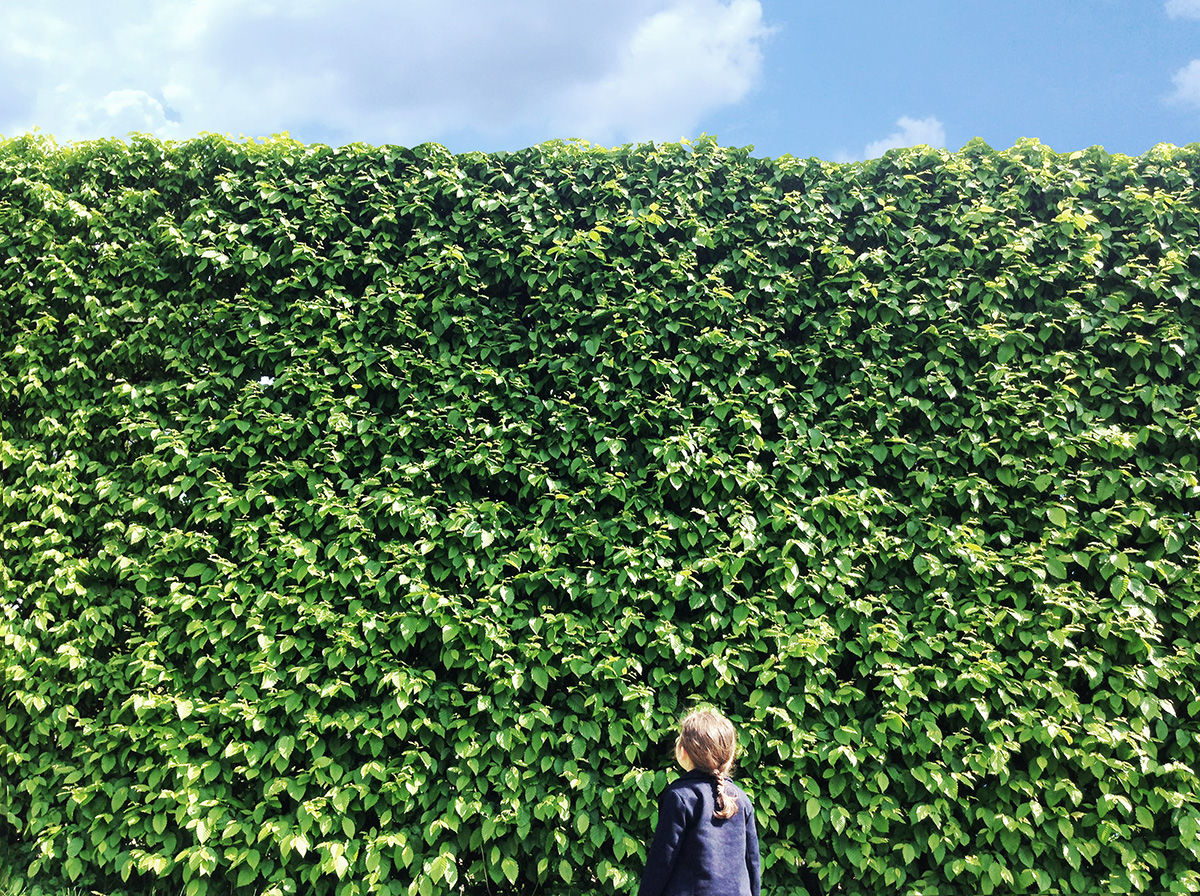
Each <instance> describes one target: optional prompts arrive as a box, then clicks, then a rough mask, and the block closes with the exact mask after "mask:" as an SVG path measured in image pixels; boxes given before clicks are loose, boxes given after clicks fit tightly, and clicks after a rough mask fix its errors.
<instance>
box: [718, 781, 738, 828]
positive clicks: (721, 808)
mask: <svg viewBox="0 0 1200 896" xmlns="http://www.w3.org/2000/svg"><path fill="white" fill-rule="evenodd" d="M725 780H726V779H725V775H722V774H721V773H720V772H717V774H715V775H713V802H714V804H715V806H716V808H715V809H714V811H713V818H733V816H735V815H737V810H738V806H737V798H736V797H734V795H733V794H731V793H730V792H729V791H727V790H726V789H725Z"/></svg>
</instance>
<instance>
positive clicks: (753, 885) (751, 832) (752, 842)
mask: <svg viewBox="0 0 1200 896" xmlns="http://www.w3.org/2000/svg"><path fill="white" fill-rule="evenodd" d="M746 870H747V871H749V872H750V894H751V896H759V891H760V890H761V889H762V860H761V858H760V856H759V852H758V826H757V825H756V824H755V823H754V806H753V805H751V803H750V801H749V800H746Z"/></svg>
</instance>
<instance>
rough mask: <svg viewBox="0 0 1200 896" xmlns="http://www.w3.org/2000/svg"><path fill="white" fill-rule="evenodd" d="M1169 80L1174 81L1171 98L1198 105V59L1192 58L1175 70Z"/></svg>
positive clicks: (1199, 101) (1199, 66) (1199, 73)
mask: <svg viewBox="0 0 1200 896" xmlns="http://www.w3.org/2000/svg"><path fill="white" fill-rule="evenodd" d="M1171 80H1172V81H1173V82H1174V83H1175V93H1174V94H1172V95H1171V99H1173V100H1175V101H1176V102H1181V103H1187V104H1189V105H1192V106H1200V59H1193V60H1192V61H1191V62H1189V63H1188V64H1187V65H1185V66H1184V67H1183V68H1181V69H1180V70H1179V71H1177V72H1176V73H1175V74H1174V75H1173V76H1172V78H1171Z"/></svg>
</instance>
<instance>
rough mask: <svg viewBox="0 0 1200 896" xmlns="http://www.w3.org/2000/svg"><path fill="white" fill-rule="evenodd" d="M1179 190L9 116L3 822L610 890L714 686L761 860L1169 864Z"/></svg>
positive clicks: (1139, 173)
mask: <svg viewBox="0 0 1200 896" xmlns="http://www.w3.org/2000/svg"><path fill="white" fill-rule="evenodd" d="M1198 170H1200V149H1198V148H1197V147H1191V148H1188V149H1183V150H1176V149H1171V148H1160V149H1158V150H1155V151H1153V152H1151V153H1149V154H1147V155H1146V156H1144V157H1141V158H1138V159H1131V158H1126V157H1121V156H1109V155H1106V154H1104V153H1103V152H1101V151H1099V150H1089V151H1085V152H1080V153H1074V154H1071V155H1056V154H1054V153H1052V152H1050V151H1049V150H1047V149H1046V148H1045V147H1043V146H1041V145H1039V144H1037V143H1036V142H1022V143H1020V144H1018V145H1017V146H1015V147H1014V148H1013V149H1011V150H1009V151H1007V152H996V151H993V150H991V149H989V148H988V147H986V146H984V145H982V144H971V145H968V147H966V148H965V149H964V150H963V151H962V152H959V153H953V154H947V153H944V152H935V151H932V150H928V149H917V150H909V151H896V152H892V153H889V154H888V155H887V156H886V157H885V158H883V159H881V160H878V161H876V162H870V163H866V164H860V165H848V166H846V165H833V164H829V163H824V162H820V161H816V160H797V159H792V158H787V157H785V158H782V159H776V160H766V159H755V158H751V157H750V156H749V155H748V154H747V152H746V151H743V150H736V149H729V148H723V147H720V146H718V145H716V144H715V143H714V142H712V141H709V140H704V141H701V142H699V143H696V144H693V145H667V146H653V145H647V146H638V147H625V148H621V149H615V150H602V149H593V148H588V147H585V146H577V145H571V144H567V145H563V144H547V145H543V146H539V147H535V148H532V149H529V150H525V151H522V152H517V153H511V154H504V153H501V154H493V155H482V154H472V155H462V156H451V155H449V154H448V153H447V152H446V151H445V150H443V149H442V148H440V147H437V146H433V145H426V146H421V147H417V148H415V149H411V150H410V149H401V148H397V147H385V148H370V147H363V146H351V147H346V148H343V149H337V150H334V149H330V148H327V147H322V146H306V145H301V144H298V143H294V142H291V141H287V140H279V141H272V142H268V143H259V144H253V143H249V144H247V143H232V142H229V141H227V140H223V139H218V138H215V137H210V138H204V139H201V140H196V141H192V142H187V143H180V144H161V143H157V142H155V141H152V140H149V139H135V140H133V142H132V144H131V145H125V144H122V143H119V142H102V143H89V144H78V145H73V146H67V147H57V146H55V145H53V144H52V143H50V142H49V141H46V140H44V139H40V138H21V139H18V140H10V141H7V142H4V143H0V358H2V361H0V483H2V488H3V492H2V503H0V586H2V589H3V597H2V598H0V635H2V639H3V640H2V644H3V649H2V653H0V769H2V770H3V774H2V775H0V843H5V842H7V844H8V846H9V848H10V850H14V851H15V854H18V855H23V856H24V858H23V859H22V860H21V861H22V863H23V864H24V863H30V864H31V870H32V872H34V873H43V874H47V873H62V874H63V875H65V876H66V877H68V878H69V879H72V880H77V881H78V882H79V883H80V884H87V885H90V886H96V887H101V888H105V891H106V892H115V891H116V890H118V889H120V888H122V887H123V888H125V889H127V890H129V891H130V892H148V888H151V887H153V886H155V885H157V886H159V887H163V886H166V887H168V888H169V889H168V890H167V891H169V892H179V891H180V890H182V891H183V892H184V893H186V894H187V896H199V894H203V893H209V894H216V893H226V892H232V891H234V890H236V892H239V893H271V894H280V893H304V894H307V893H338V894H341V896H351V894H357V893H420V894H426V896H428V894H433V893H445V892H451V891H454V892H458V891H460V890H461V891H462V892H465V893H469V894H483V893H488V894H497V896H499V894H504V893H511V894H532V893H535V892H536V893H541V894H566V893H593V892H594V893H611V892H628V891H629V890H630V889H632V888H633V887H634V886H635V885H636V882H637V877H638V875H639V874H640V871H641V866H642V860H643V857H644V848H645V843H646V841H647V840H648V838H649V836H650V833H651V829H652V825H653V821H654V813H655V805H656V798H657V794H658V793H659V791H660V790H661V789H662V788H663V786H664V785H665V784H666V782H667V780H668V775H669V765H670V755H671V746H672V744H673V737H674V735H673V726H674V722H675V720H676V719H677V718H678V716H679V715H680V714H681V713H682V712H683V711H684V710H685V709H687V708H688V707H690V706H691V705H693V704H694V703H696V702H698V701H706V702H711V703H713V704H716V705H717V706H719V707H721V708H722V709H724V710H725V711H726V712H727V713H728V714H729V715H730V716H731V717H732V718H734V720H735V722H736V723H737V724H738V726H739V730H740V734H741V738H742V743H743V746H744V755H743V757H742V760H741V772H740V780H741V782H742V783H743V784H744V785H745V786H746V788H747V789H748V790H749V791H750V792H751V793H752V794H753V796H754V799H755V801H756V804H757V807H758V815H759V826H760V830H761V832H762V836H763V841H764V848H765V850H766V854H765V874H764V877H765V884H766V888H767V890H768V892H771V893H796V894H799V893H802V892H805V888H806V887H808V888H809V890H808V891H809V892H812V893H816V892H834V891H836V892H838V893H842V894H846V896H854V894H882V893H895V894H972V896H973V894H978V893H991V892H995V893H1022V894H1030V893H1052V894H1066V893H1116V892H1126V891H1142V892H1147V893H1165V892H1197V891H1198V890H1200V836H1198V827H1200V804H1198V798H1200V785H1198V782H1197V756H1198V753H1197V738H1198V737H1200V731H1198V724H1197V721H1198V719H1200V694H1198V688H1197V682H1198V681H1200V672H1198V669H1197V661H1198V641H1200V622H1198V621H1197V612H1198V609H1197V607H1198V604H1197V594H1196V591H1197V577H1198V575H1200V573H1198V571H1197V570H1198V569H1200V558H1198V557H1197V545H1198V534H1200V531H1198V529H1197V526H1198V525H1200V520H1198V519H1197V510H1198V509H1200V487H1198V483H1197V453H1198V452H1197V449H1198V443H1200V430H1198V419H1197V407H1198V404H1197V395H1198V392H1200V365H1198V363H1197V358H1198V355H1197V350H1198V346H1197V295H1198V294H1197V287H1198V285H1200V279H1198V278H1200V253H1198V245H1200V239H1198V236H1197V234H1198V226H1200V216H1198V213H1197V210H1198V209H1200V196H1198V195H1197V188H1196V184H1195V177H1196V176H1197V173H1198ZM161 891H162V890H160V892H161Z"/></svg>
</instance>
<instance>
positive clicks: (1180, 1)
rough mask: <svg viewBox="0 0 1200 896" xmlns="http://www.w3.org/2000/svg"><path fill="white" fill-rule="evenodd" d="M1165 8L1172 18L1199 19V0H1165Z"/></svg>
mask: <svg viewBox="0 0 1200 896" xmlns="http://www.w3.org/2000/svg"><path fill="white" fill-rule="evenodd" d="M1166 10H1167V15H1168V16H1170V17H1171V18H1173V19H1200V0H1167V5H1166Z"/></svg>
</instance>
